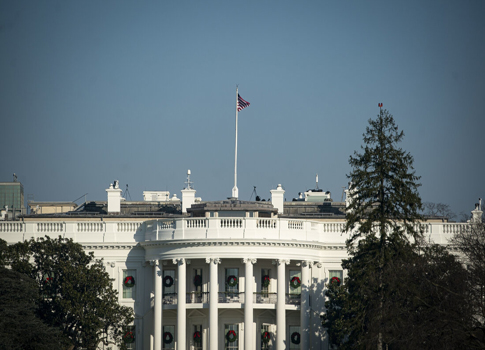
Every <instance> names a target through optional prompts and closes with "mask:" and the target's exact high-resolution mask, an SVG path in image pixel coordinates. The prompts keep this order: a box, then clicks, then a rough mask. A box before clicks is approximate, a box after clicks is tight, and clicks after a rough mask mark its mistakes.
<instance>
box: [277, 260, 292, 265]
mask: <svg viewBox="0 0 485 350" xmlns="http://www.w3.org/2000/svg"><path fill="white" fill-rule="evenodd" d="M281 264H284V265H289V264H290V260H289V259H275V260H273V265H281Z"/></svg>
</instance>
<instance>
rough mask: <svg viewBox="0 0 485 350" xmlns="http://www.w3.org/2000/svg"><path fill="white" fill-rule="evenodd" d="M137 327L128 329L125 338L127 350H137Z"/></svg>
mask: <svg viewBox="0 0 485 350" xmlns="http://www.w3.org/2000/svg"><path fill="white" fill-rule="evenodd" d="M135 334H136V332H135V326H129V327H127V328H126V332H125V335H124V336H123V341H124V343H125V345H126V349H127V350H136V336H135Z"/></svg>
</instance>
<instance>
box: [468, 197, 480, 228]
mask: <svg viewBox="0 0 485 350" xmlns="http://www.w3.org/2000/svg"><path fill="white" fill-rule="evenodd" d="M482 214H483V211H482V199H481V198H478V203H476V204H475V210H472V219H471V220H470V221H471V222H472V223H481V222H482Z"/></svg>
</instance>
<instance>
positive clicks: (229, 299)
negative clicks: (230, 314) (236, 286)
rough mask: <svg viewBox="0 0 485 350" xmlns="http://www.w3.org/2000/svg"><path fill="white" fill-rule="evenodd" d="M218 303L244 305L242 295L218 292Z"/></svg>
mask: <svg viewBox="0 0 485 350" xmlns="http://www.w3.org/2000/svg"><path fill="white" fill-rule="evenodd" d="M219 303H229V304H232V303H236V304H237V303H244V293H235V292H219Z"/></svg>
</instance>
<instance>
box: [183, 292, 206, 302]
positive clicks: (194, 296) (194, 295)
mask: <svg viewBox="0 0 485 350" xmlns="http://www.w3.org/2000/svg"><path fill="white" fill-rule="evenodd" d="M186 301H187V303H188V304H206V303H208V302H209V293H208V292H188V293H187V298H186Z"/></svg>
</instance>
